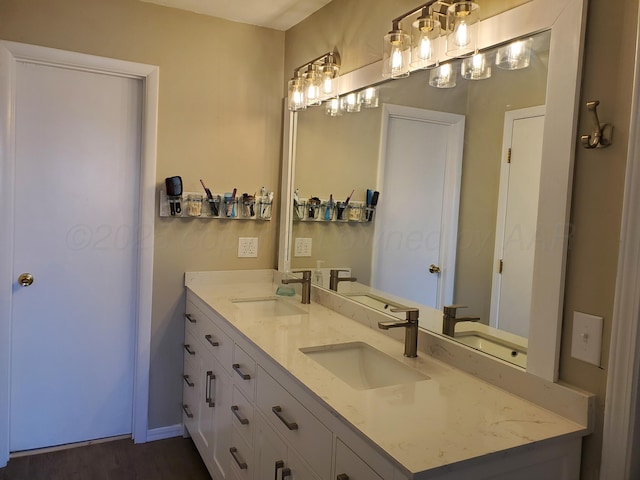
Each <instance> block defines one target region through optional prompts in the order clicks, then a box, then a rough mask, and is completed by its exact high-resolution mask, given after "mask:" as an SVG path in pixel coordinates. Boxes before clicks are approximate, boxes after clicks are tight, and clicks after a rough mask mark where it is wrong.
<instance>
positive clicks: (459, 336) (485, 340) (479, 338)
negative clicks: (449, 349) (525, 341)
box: [455, 330, 527, 367]
mask: <svg viewBox="0 0 640 480" xmlns="http://www.w3.org/2000/svg"><path fill="white" fill-rule="evenodd" d="M455 339H456V340H457V341H458V342H460V343H464V344H465V345H468V346H469V347H472V348H475V349H476V350H480V351H481V352H484V353H488V354H489V355H493V356H494V357H498V358H501V359H503V360H505V361H507V362H510V363H514V364H516V365H518V366H520V367H526V366H527V350H526V348H523V347H521V346H518V345H515V344H513V343H510V342H506V341H503V340H501V339H499V338H498V337H494V336H493V335H488V334H486V333H483V332H478V331H475V330H470V331H467V332H464V331H463V332H456V336H455Z"/></svg>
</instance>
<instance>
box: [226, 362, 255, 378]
mask: <svg viewBox="0 0 640 480" xmlns="http://www.w3.org/2000/svg"><path fill="white" fill-rule="evenodd" d="M231 367H232V368H233V369H234V370H235V372H236V373H237V374H238V375H240V377H241V378H242V379H243V380H250V379H251V375H249V374H248V373H243V372H242V370H240V364H239V363H234V364H233V365H231Z"/></svg>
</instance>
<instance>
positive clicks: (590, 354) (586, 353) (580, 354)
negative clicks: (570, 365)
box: [571, 312, 603, 367]
mask: <svg viewBox="0 0 640 480" xmlns="http://www.w3.org/2000/svg"><path fill="white" fill-rule="evenodd" d="M602 323H603V319H602V317H596V316H595V315H589V314H587V313H582V312H573V332H572V335H571V356H572V357H573V358H577V359H578V360H582V361H584V362H587V363H592V364H593V365H596V366H598V367H599V366H600V362H601V358H600V357H601V355H602Z"/></svg>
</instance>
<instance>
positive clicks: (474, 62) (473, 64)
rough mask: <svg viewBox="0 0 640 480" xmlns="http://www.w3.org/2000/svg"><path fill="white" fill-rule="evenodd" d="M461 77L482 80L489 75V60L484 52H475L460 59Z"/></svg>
mask: <svg viewBox="0 0 640 480" xmlns="http://www.w3.org/2000/svg"><path fill="white" fill-rule="evenodd" d="M460 73H461V75H462V78H465V79H467V80H484V79H485V78H490V77H491V62H490V61H489V60H487V55H486V54H485V53H476V54H475V55H473V56H471V57H467V58H464V59H463V60H462V66H461V67H460Z"/></svg>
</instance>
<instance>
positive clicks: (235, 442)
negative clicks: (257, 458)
mask: <svg viewBox="0 0 640 480" xmlns="http://www.w3.org/2000/svg"><path fill="white" fill-rule="evenodd" d="M229 455H230V457H231V461H230V463H231V470H232V471H233V472H234V473H235V475H236V476H237V477H238V478H239V479H240V480H251V479H252V478H253V470H254V467H253V449H252V448H251V447H250V446H249V445H248V444H247V442H245V441H244V440H243V439H242V437H241V436H240V434H239V433H238V431H237V430H236V429H235V428H234V429H232V431H231V448H230V449H229ZM256 480H258V479H256Z"/></svg>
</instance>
